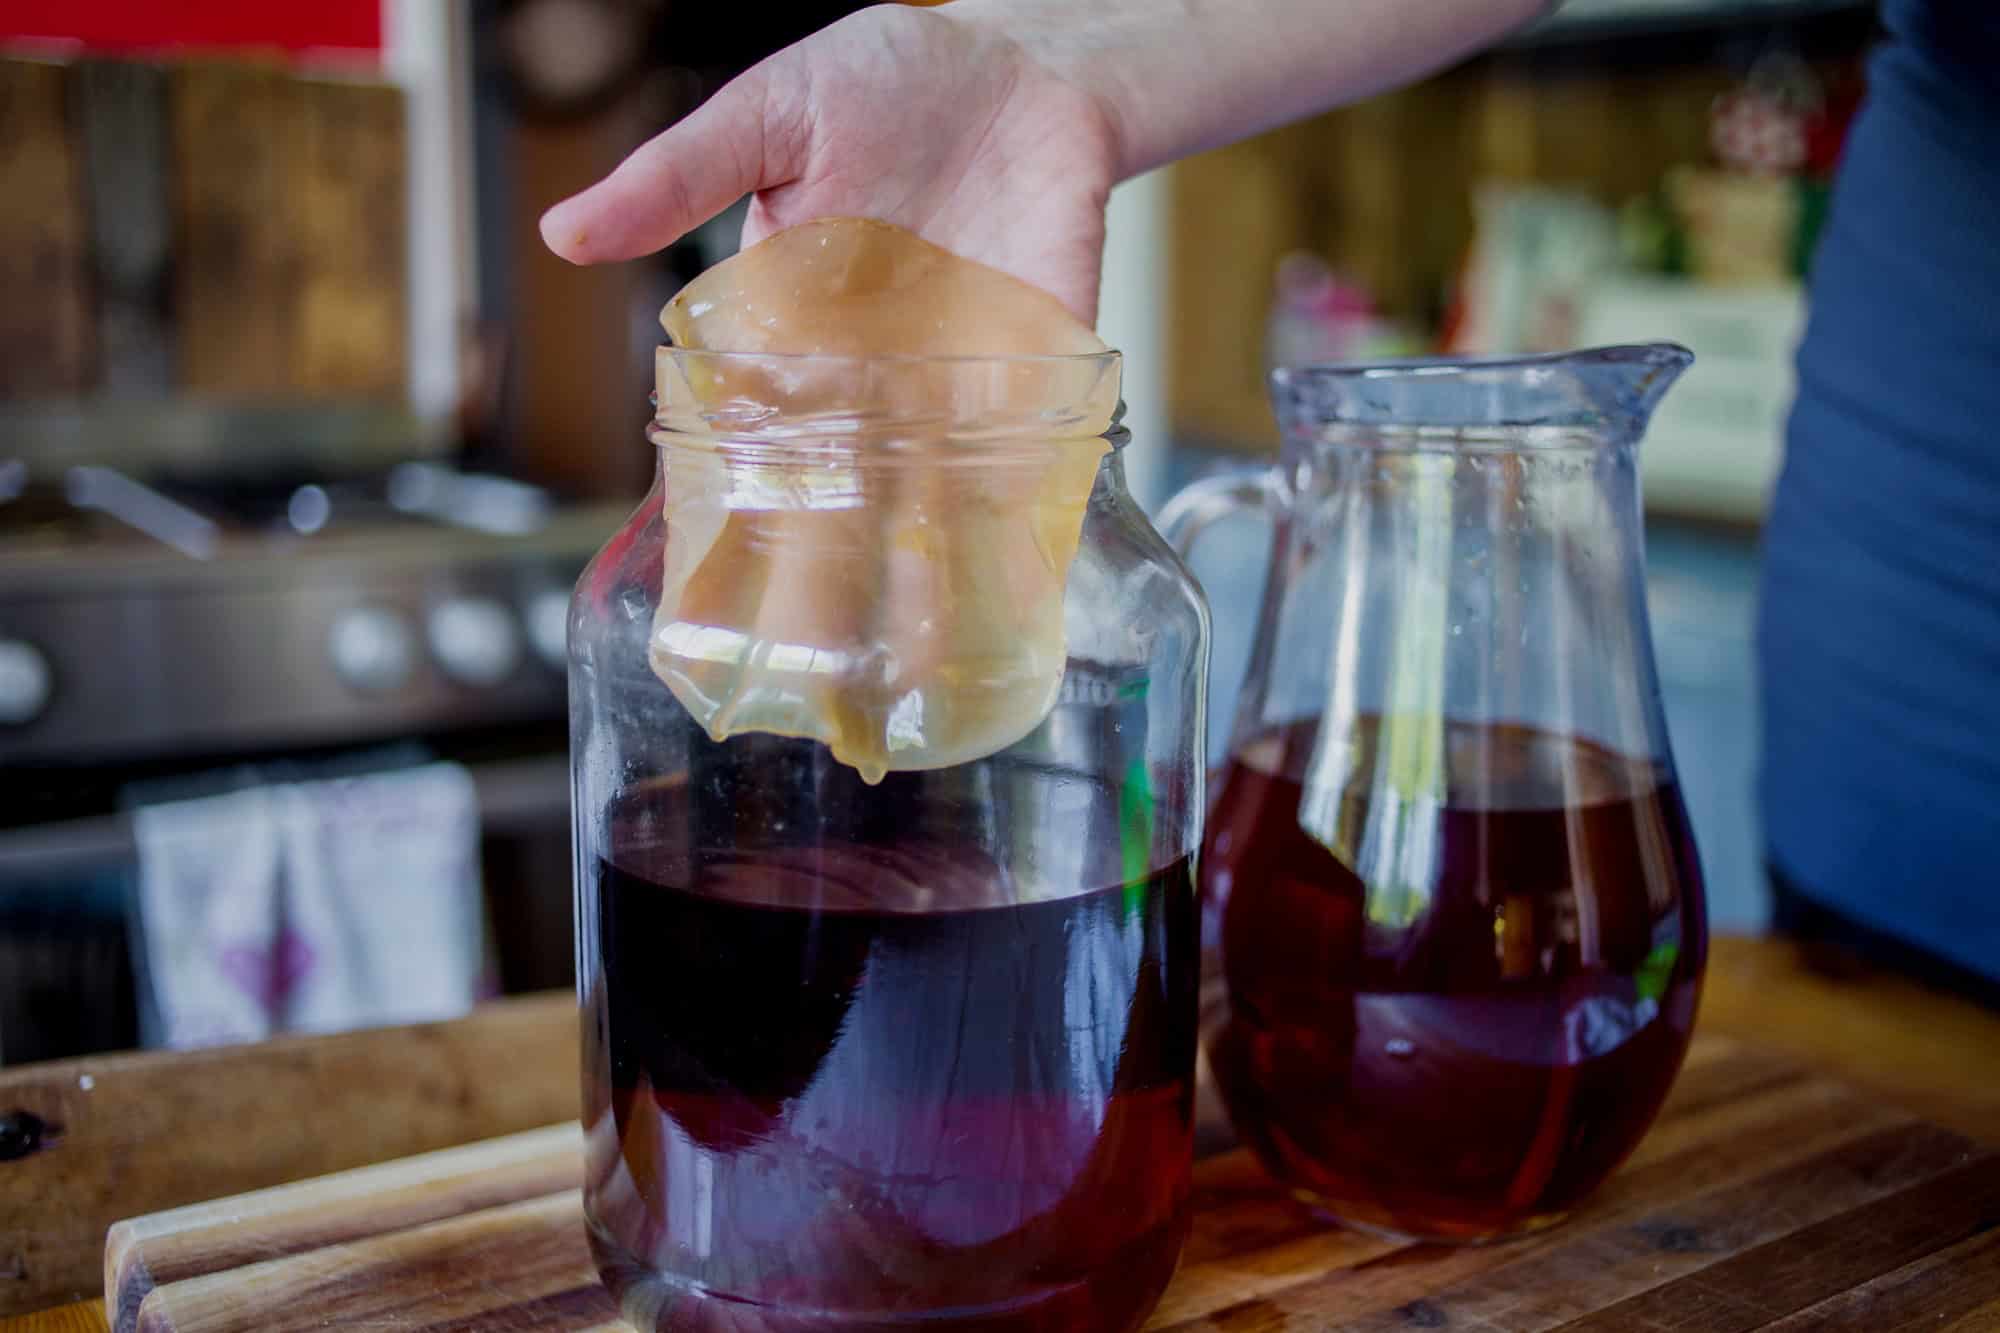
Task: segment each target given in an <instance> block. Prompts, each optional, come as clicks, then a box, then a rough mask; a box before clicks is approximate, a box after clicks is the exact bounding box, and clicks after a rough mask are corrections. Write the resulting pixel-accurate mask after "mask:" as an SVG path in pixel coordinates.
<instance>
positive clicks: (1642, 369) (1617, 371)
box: [1555, 342, 1694, 440]
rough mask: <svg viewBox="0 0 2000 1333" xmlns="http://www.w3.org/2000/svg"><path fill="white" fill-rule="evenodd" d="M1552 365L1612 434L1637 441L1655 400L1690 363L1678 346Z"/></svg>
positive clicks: (1582, 355) (1646, 346)
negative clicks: (1562, 372)
mask: <svg viewBox="0 0 2000 1333" xmlns="http://www.w3.org/2000/svg"><path fill="white" fill-rule="evenodd" d="M1555 360H1556V361H1557V362H1558V363H1561V364H1562V365H1563V369H1564V370H1565V371H1566V372H1567V373H1568V374H1570V375H1572V376H1573V377H1574V378H1575V379H1576V381H1577V384H1578V387H1579V389H1580V390H1581V391H1582V395H1583V396H1584V397H1585V398H1586V399H1587V400H1589V401H1590V402H1592V403H1594V404H1595V405H1596V407H1597V411H1598V412H1599V413H1600V414H1601V416H1602V417H1603V419H1604V422H1605V424H1606V425H1607V426H1609V427H1610V428H1611V430H1612V432H1613V433H1614V434H1616V435H1617V436H1618V437H1620V438H1622V439H1627V440H1636V439H1637V438H1639V436H1640V435H1641V434H1643V433H1644V431H1645V429H1646V422H1647V421H1648V420H1650V419H1651V418H1652V415H1653V409H1654V408H1656V407H1658V406H1659V405H1660V399H1662V398H1663V397H1665V396H1666V392H1667V390H1668V389H1670V388H1672V387H1673V385H1674V381H1676V380H1678V379H1679V378H1680V377H1681V375H1682V374H1683V373H1685V372H1686V370H1687V368H1688V367H1689V366H1690V365H1693V364H1694V353H1693V352H1690V351H1689V350H1688V349H1687V348H1685V347H1683V346H1681V345H1680V344H1679V343H1669V342H1658V343H1634V344H1631V345H1628V346H1621V347H1598V348H1593V349H1591V350H1589V351H1584V352H1575V353H1572V354H1570V355H1569V356H1564V357H1558V358H1555Z"/></svg>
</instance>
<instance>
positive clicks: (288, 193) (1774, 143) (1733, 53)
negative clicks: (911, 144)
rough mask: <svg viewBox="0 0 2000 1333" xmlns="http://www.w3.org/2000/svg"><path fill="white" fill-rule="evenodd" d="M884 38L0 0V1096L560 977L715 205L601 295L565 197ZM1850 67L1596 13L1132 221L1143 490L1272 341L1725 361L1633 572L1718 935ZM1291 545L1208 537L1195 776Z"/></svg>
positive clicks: (522, 11) (1762, 35)
mask: <svg viewBox="0 0 2000 1333" xmlns="http://www.w3.org/2000/svg"><path fill="white" fill-rule="evenodd" d="M854 7H856V6H853V5H843V4H834V3H824V4H808V3H789V4H786V3H766V4H762V5H758V6H755V7H754V8H753V9H745V8H744V7H742V6H726V5H716V4H713V3H710V2H709V0H464V2H454V0H323V3H319V4H315V5H305V6H287V5H265V4H259V3H255V2H254V0H181V3H177V4H173V5H162V4H157V3H154V0H65V2H63V3H56V2H54V0H12V2H11V3H10V4H8V5H7V6H5V7H4V8H0V290H4V293H5V299H4V301H0V1063H8V1064H11V1063H18V1062H22V1061H27V1060H34V1059H41V1058H48V1057H53V1056H58V1055H65V1054H72V1053H82V1052H87V1051H95V1050H105V1049H114V1048H121V1047H129V1046H134V1045H140V1044H176V1045H185V1044H195V1043H200V1042H209V1041H224V1040H238V1039H246V1038H252V1037H257V1036H262V1035H266V1034H268V1033H270V1032H275V1031H281V1030H287V1029H299V1028H312V1029H324V1028H335V1027H343V1026H352V1025H357V1024H364V1023H372V1022H384V1021H395V1020H399V1019H405V1018H419V1017H431V1016H442V1015H446V1014H449V1013H452V1012H456V1011H457V1010H459V1009H462V1008H464V1007H465V1006H466V1005H468V1004H470V1003H472V1002H474V1001H475V1000H476V999H477V998H479V997H481V996H485V995H489V994H493V993H497V992H510V993H511V992H517V991H525V990H534V989H541V988H546V987H553V986H561V985H566V984H568V981H569V976H570V966H571V961H570V947H571V946H570V907H569V895H570V867H569V846H568V832H567V823H566V820H567V802H568V786H567V778H566V769H565V763H564V744H565V721H564V695H563V673H562V654H563V609H564V603H565V600H566V597H567V594H568V589H569V587H570V585H571V583H572V582H573V581H574V579H575V578H576V575H577V574H578V572H579V571H580V570H581V568H582V566H583V564H584V562H585V561H586V560H587V559H588V557H589V555H590V553H591V552H592V551H594V550H595V549H596V547H597V546H598V545H599V544H600V543H601V542H602V541H603V540H604V538H605V537H606V536H607V535H608V534H609V533H610V531H611V530H612V528H613V527H614V526H615V525H616V523H617V522H618V520H619V519H620V517H621V516H622V514H623V512H624V511H626V510H628V509H629V508H630V506H631V504H632V502H633V500H634V499H635V498H636V497H637V495H638V494H639V493H640V492H641V491H642V490H643V488H644V486H645V484H646V481H647V479H648V477H649V475H650V469H651V457H650V452H649V450H648V448H647V446H646V445H645V443H644V442H643V439H642V437H641V435H640V429H641V426H642V424H643V422H644V420H645V417H646V412H647V409H646V395H647V392H648V390H649V388H650V367H651V349H652V347H653V346H654V344H655V343H656V342H657V341H658V327H657V324H656V322H655V316H656V313H657V311H658V309H659V307H660V305H661V304H662V303H663V302H664V301H665V299H666V298H667V297H668V296H669V295H671V294H672V292H673V291H674V290H675V289H676V288H678V287H679V286H680V284H681V283H683V282H684V281H686V280H687V279H688V278H689V277H691V276H692V275H693V274H695V273H697V272H699V271H700V270H701V269H702V268H703V267H704V266H706V265H707V264H709V263H712V262H714V261H715V260H717V259H718V258H720V257H722V256H724V255H727V254H728V253H731V252H732V251H733V250H734V248H735V239H736V232H737V228H738V225H739V222H738V218H737V217H736V216H726V217H724V218H722V219H719V220H718V221H717V222H716V223H715V224H712V225H711V226H709V227H707V228H704V229H703V230H702V231H701V232H699V233H698V234H696V235H694V236H691V237H689V238H687V239H686V240H685V241H683V242H682V243H681V244H679V245H677V246H675V247H674V248H673V249H672V250H670V251H669V252H667V253H665V254H663V255H661V256H658V257H657V258H656V259H654V260H651V261H646V262H641V263H635V264H630V265H624V266H619V267H612V268H602V269H593V270H578V269H573V268H570V267H569V266H567V265H564V264H562V263H560V262H559V261H557V260H555V259H553V258H552V257H550V256H549V255H547V254H546V253H545V252H544V251H543V249H542V247H541V244H540V240H539V237H538V235H537V233H536V230H535V225H534V224H535V218H536V217H537V216H538V214H539V213H540V212H541V210H542V209H543V208H544V207H546V206H547V205H548V204H549V203H552V202H553V201H555V200H556V199H558V198H560V197H562V196H564V195H566V194H568V193H569V192H571V191H573V190H575V189H577V188H580V187H581V186H583V185H585V184H587V183H588V182H590V181H591V180H593V179H595V178H596V177H597V176H599V175H600V174H602V173H603V172H604V171H605V170H607V169H608V168H610V167H611V166H612V165H614V164H615V163H616V162H617V161H618V160H619V158H620V157H621V156H623V154H624V153H625V152H626V151H628V150H629V149H630V148H631V147H633V146H635V145H636V144H637V143H639V142H640V141H641V140H642V139H644V138H645V137H647V136H648V135H650V134H651V133H653V132H654V131H656V130H657V129H658V128H659V127H661V126H662V125H664V124H666V123H668V122H670V121H672V120H673V119H675V118H676V117H678V116H680V115H683V114H685V113H686V112H687V111H688V110H689V109H690V108H692V107H693V106H695V105H696V104H697V103H698V102H699V101H700V100H701V99H702V98H703V97H704V96H706V95H707V94H708V93H710V92H712V91H713V90H714V89H715V88H716V87H718V86H719V85H720V84H721V83H722V82H723V81H725V80H726V79H727V78H728V77H729V75H730V74H731V73H732V72H734V71H736V70H738V69H741V68H743V67H744V66H746V65H748V64H749V63H751V62H753V61H754V60H755V59H757V58H758V57H760V56H761V55H763V54H765V53H767V52H768V51H770V50H774V49H776V48H777V47H779V46H781V45H783V44H785V43H787V42H789V41H791V40H793V39H795V38H797V37H799V36H801V35H803V34H805V33H807V32H809V31H811V30H812V29H813V28H815V27H817V26H819V25H821V24H823V23H825V22H827V21H829V20H831V19H832V18H834V17H836V16H838V15H839V14H840V13H843V12H845V11H846V10H847V9H850V8H854ZM1875 36H1876V27H1875V16H1874V12H1873V9H1872V6H1870V5H1868V4H1864V3H1844V2H1841V0H1572V3H1570V4H1569V5H1567V6H1566V7H1565V8H1564V9H1562V10H1561V11H1560V12H1558V13H1556V14H1555V15H1553V16H1552V17H1550V18H1549V19H1547V20H1545V21H1544V22H1542V23H1541V24H1540V25H1539V26H1537V27H1535V28H1534V29H1532V30H1530V31H1528V32H1526V33H1524V34H1522V35H1521V36H1519V37H1518V38H1516V39H1515V40H1513V41H1511V42H1509V43H1508V44H1507V45H1506V46H1504V47H1503V48H1501V49H1499V50H1497V51H1494V52H1491V53H1489V54H1487V55H1485V56H1482V57H1480V58H1478V59H1476V60H1474V61H1472V62H1470V63H1468V64H1465V65H1463V66H1460V67H1459V68H1457V69H1454V70H1452V71H1450V72H1448V73H1446V74H1444V75H1442V76H1440V77H1437V78H1434V79H1432V80H1430V81H1428V82H1426V83H1424V84H1422V85H1420V86H1418V87H1416V88H1413V89H1410V90H1408V91H1406V92H1402V93H1398V94H1395V95H1392V96H1387V97H1382V98H1378V99H1375V100H1373V101H1370V102H1367V103H1365V104H1362V105H1358V106H1355V107H1352V108H1349V109H1346V110H1343V111H1340V112H1336V113H1334V114H1331V115H1328V116H1324V117H1321V118H1319V119H1317V120H1314V121H1311V122H1309V123H1306V124H1303V125H1300V126H1296V127H1293V128H1290V129H1287V130H1283V131H1280V132H1278V133H1274V134H1270V135H1267V136H1264V137H1262V138H1259V139H1256V140H1254V141H1251V142H1249V143H1245V144H1243V145H1240V146H1238V147H1235V148H1231V149H1227V150H1224V151H1220V152H1216V153H1211V154H1208V155H1206V156H1204V157H1201V158H1198V159H1195V160H1192V161H1189V162H1187V163H1184V164H1181V165H1179V166H1177V167H1174V168H1171V169H1169V170H1165V171H1162V172H1158V173H1155V174H1153V175H1151V176H1148V177H1145V178H1142V179H1140V180H1137V181H1133V182H1131V183H1129V184H1127V185H1125V186H1123V187H1121V188H1120V190H1119V191H1118V192H1117V193H1116V195H1115V196H1114V198H1113V204H1112V217H1111V241H1110V247H1109V252H1108V255H1107V267H1106V278H1105V291H1104V305H1103V308H1104V314H1103V332H1104V334H1105V336H1106V338H1107V339H1108V340H1109V341H1111V342H1112V343H1113V344H1114V345H1116V346H1119V347H1121V348H1123V349H1124V350H1125V351H1126V353H1127V356H1128V362H1129V366H1130V371H1129V382H1128V398H1129V400H1130V408H1131V411H1130V421H1131V423H1132V425H1133V427H1134V433H1135V441H1136V442H1135V444H1134V446H1133V450H1132V453H1131V454H1130V461H1131V471H1132V475H1133V480H1134V485H1135V487H1136V489H1137V490H1138V491H1139V493H1140V494H1141V497H1142V498H1143V499H1144V500H1145V501H1146V502H1147V503H1149V504H1151V505H1155V506H1157V504H1158V503H1159V502H1160V501H1161V500H1162V499H1164V498H1165V496H1166V495H1167V494H1169V493H1170V492H1171V490H1172V489H1173V488H1174V487H1176V486H1177V485H1179V484H1180V483H1182V482H1184V481H1186V480H1188V479H1191V478H1192V477H1194V476H1197V475H1201V474H1203V473H1205V472H1209V471H1213V470H1216V469H1226V468H1232V467H1245V466H1254V465H1256V464H1258V463H1259V462H1260V461H1261V460H1264V459H1268V458H1269V457H1271V456H1272V455H1273V453H1274V451H1275V447H1276V435H1275V431H1274V428H1273V425H1272V422H1271V419H1270V416H1269V414H1268V412H1267V410H1266V407H1265V401H1264V396H1263V390H1262V376H1263V373H1264V371H1265V369H1266V368H1267V367H1268V366H1269V365H1270V364H1271V363H1272V362H1273V361H1299V360H1317V359H1355V358H1366V357H1373V356H1382V355H1402V354H1410V353H1424V352H1436V351H1451V352H1467V353H1471V352H1501V351H1510V350H1541V349H1555V348H1562V347H1569V346H1574V345H1580V344H1590V343H1603V342H1611V341H1618V340H1626V339H1640V338H1645V339H1651V338H1673V339H1678V340H1680V341H1682V342H1685V343H1687V344H1688V345H1689V346H1691V347H1692V348H1694V349H1695V351H1696V352H1697V353H1698V355H1699V357H1700V360H1699V362H1698V363H1697V366H1696V368H1695V370H1694V371H1693V372H1692V373H1691V374H1690V375H1689V377H1688V379H1687V380H1686V382H1685V384H1684V387H1682V388H1680V389H1678V390H1676V392H1675V394H1674V395H1673V396H1672V397H1671V398H1669V400H1668V402H1667V405H1666V407H1665V409H1664V410H1663V411H1662V412H1661V414H1660V416H1659V417H1658V419H1657V422H1656V425H1655V428H1654V430H1653V432H1652V435H1651V437H1650V439H1649V441H1648V444H1647V446H1646V453H1645V470H1646V479H1647V487H1648V500H1649V504H1650V508H1651V513H1650V517H1649V550H1650V557H1651V583H1652V586H1651V596H1652V609H1653V613H1654V616H1655V622H1654V624H1655V631H1656V633H1657V636H1658V651H1659V655H1660V666H1661V669H1662V673H1663V676H1664V681H1665V689H1666V695H1667V711H1668V715H1669V718H1670V721H1671V724H1672V728H1673V739H1674V743H1675V746H1676V749H1677V751H1678V758H1679V761H1680V767H1681V774H1682V779H1683V783H1684V786H1685V789H1686V792H1687V795H1688V798H1689V800H1690V802H1691V804H1692V808H1693V816H1694V820H1695V825H1696V831H1697V836H1698V838H1699V841H1700V845H1701V848H1702V852H1703V857H1704V860H1705V862H1706V865H1707V868H1708V871H1709V877H1710V878H1709V882H1710V891H1711V894H1712V904H1713V908H1712V910H1713V917H1714V921H1715V924H1716V925H1717V926H1718V927H1720V928H1724V929H1755V928H1757V927H1759V926H1761V925H1762V924H1763V922H1764V919H1765V914H1766V905H1765V901H1764V892H1763V887H1762V876H1761V870H1760V866H1759V856H1758V847H1759V838H1758V834H1757V821H1756V811H1755V809H1754V807H1753V804H1752V766H1753V763H1754V748H1753V747H1754V742H1755V736H1756V719H1755V717H1754V713H1753V700H1752V690H1751V643H1750V630H1751V623H1752V617H1751V611H1752V607H1751V602H1752V595H1753V590H1754V586H1755V580H1756V562H1757V529H1758V524H1759V520H1760V518H1761V516H1762V514H1763V512H1764V506H1765V501H1766V496H1767V494H1768V492H1769V488H1770V485H1771V482H1772V479H1773V477H1774V476H1775V473H1776V470H1777V467H1778V463H1779V457H1780V448H1781V424H1782V421H1783V416H1784V413H1785V410H1786V406H1787V404H1788V402H1789V399H1790V395H1791V364H1790V357H1791V349H1792V345H1793V343H1794V341H1795V339H1796V336H1797V333H1798V331H1799V327H1800V322H1801V317H1802V301H1801V296H1800V275H1801V273H1802V272H1803V271H1804V268H1805V265H1806V264H1807V263H1808V261H1809V258H1810V255H1811V251H1812V245H1813V238H1814V234H1815V230H1816V227H1817V225H1818V222H1819V219H1820V217H1821V215H1822V212H1823V209H1824V201H1825V184H1826V181H1827V180H1828V178H1829V176H1830V174H1831V171H1832V167H1833V164H1834V162H1835V160H1836V157H1837V155H1838V153H1839V149H1840V143H1841V137H1842V134H1843V132H1844V129H1845V126H1846V123H1847V120H1848V118H1849V116H1850V115H1851V114H1852V111H1853V109H1854V106H1855V102H1856V99H1857V98H1858V96H1859V93H1860V87H1861V83H1860V79H1861V75H1860V62H1861V58H1862V56H1863V54H1864V52H1865V51H1866V49H1867V48H1868V46H1869V45H1870V43H1871V42H1872V41H1873V40H1874V39H1875ZM1264 558H1265V552H1264V547H1263V533H1261V532H1260V531H1259V530H1257V529H1256V528H1255V527H1254V526H1252V525H1250V524H1248V523H1245V524H1243V525H1242V526H1240V527H1229V528H1226V529H1223V530H1222V531H1221V532H1220V533H1219V534H1216V535H1211V536H1210V537H1209V539H1208V540H1207V541H1206V543H1205V544H1204V547H1203V549H1202V551H1201V552H1200V561H1199V566H1198V572H1199V573H1200V574H1201V575H1202V576H1203V578H1204V580H1205V581H1206V582H1207V584H1208V586H1209V589H1210V593H1211V598H1212V600H1213V602H1214V604H1215V608H1216V627H1217V635H1216V654H1215V672H1216V675H1215V687H1216V688H1215V713H1214V720H1213V722H1212V724H1211V733H1212V742H1213V747H1214V752H1215V755H1216V757H1217V758H1220V756H1221V751H1222V747H1223V745H1224V744H1225V742H1226V740H1227V736H1228V731H1229V719H1230V715H1231V700H1232V699H1233V696H1234V692H1235V689H1236V686H1237V682H1238V680H1239V679H1240V677H1241V673H1242V670H1243V665H1244V660H1245V657H1246V654H1247V651H1248V642H1249V634H1250V630H1251V625H1250V620H1249V617H1250V614H1251V609H1252V608H1254V605H1255V601H1256V595H1257V592H1258V589H1259V586H1260V584H1261V581H1262V577H1263V571H1262V565H1263V561H1264Z"/></svg>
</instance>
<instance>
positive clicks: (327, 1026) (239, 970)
mask: <svg viewBox="0 0 2000 1333" xmlns="http://www.w3.org/2000/svg"><path fill="white" fill-rule="evenodd" d="M135 833H136V836H137V840H138V844H139V914H140V926H141V932H142V934H143V937H144V962H145V969H146V972H147V974H148V976H147V980H148V984H149V985H150V988H151V991H152V1001H153V1006H154V1010H155V1013H156V1015H157V1019H158V1024H157V1027H158V1031H157V1039H158V1040H159V1041H160V1042H161V1043H162V1044H165V1045H168V1046H175V1047H187V1046H205V1045H213V1044H216V1043H220V1042H230V1041H254V1040H257V1039H259V1038H262V1037H267V1036H270V1035H272V1034H274V1033H278V1032H290V1031H306V1032H330V1031H338V1030H341V1029H346V1028H354V1027H368V1026H373V1025H376V1024H384V1023H408V1022H417V1021H421V1020H425V1019H434V1018H449V1017H452V1016H454V1015H456V1014H461V1013H463V1012H465V1011H466V1010H467V1009H468V1008H470V1007H471V1005H472V1003H473V1001H474V1000H475V999H476V998H477V992H478V987H479V983H480V977H481V955H482V939H483V931H482V923H481V906H480V876H479V809H478V799H477V795H476V793H475V791H474V789H473V784H472V779H471V777H470V775H469V774H467V773H466V772H465V770H464V769H462V768H460V767H459V766H457V765H456V764H431V765H426V766H425V767H422V768H415V769H406V770H403V771H401V772H395V773H384V774H379V775H374V776H369V777H360V778H341V779H335V780H330V781H323V782H302V783H284V784H280V785H276V786H269V787H256V788H251V789H249V790H245V791H238V792H232V793H230V794H228V795H225V796H213V797H205V798H202V799H199V800H190V801H176V802H171V803H168V804H162V805H154V806H147V807H145V808H143V809H141V810H139V811H138V812H137V814H136V816H135Z"/></svg>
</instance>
